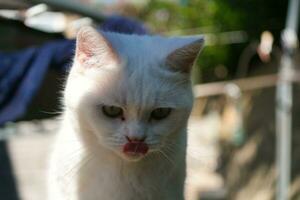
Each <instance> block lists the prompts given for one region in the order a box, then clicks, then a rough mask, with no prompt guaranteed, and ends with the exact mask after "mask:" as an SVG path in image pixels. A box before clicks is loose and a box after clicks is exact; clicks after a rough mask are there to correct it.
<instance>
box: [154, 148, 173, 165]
mask: <svg viewBox="0 0 300 200" xmlns="http://www.w3.org/2000/svg"><path fill="white" fill-rule="evenodd" d="M158 152H159V153H160V154H161V155H163V157H165V158H166V160H168V161H169V162H170V163H171V164H172V165H175V163H174V161H173V160H172V159H171V158H170V157H169V156H168V155H167V154H166V153H165V152H164V151H162V150H158Z"/></svg>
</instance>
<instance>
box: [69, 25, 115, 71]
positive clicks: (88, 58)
mask: <svg viewBox="0 0 300 200" xmlns="http://www.w3.org/2000/svg"><path fill="white" fill-rule="evenodd" d="M93 58H94V59H93ZM75 59H76V61H78V62H79V63H80V64H81V65H86V66H87V67H88V68H90V67H93V66H92V65H94V66H96V65H97V67H99V66H101V65H105V64H112V63H116V62H118V56H117V54H116V53H115V51H114V49H113V48H112V46H111V44H110V43H109V42H108V41H107V40H106V39H105V38H104V36H103V35H102V34H101V33H99V32H98V31H97V30H95V29H94V28H92V27H90V26H86V27H82V28H81V29H80V30H79V31H78V33H77V38H76V53H75ZM95 59H97V62H94V61H93V60H95Z"/></svg>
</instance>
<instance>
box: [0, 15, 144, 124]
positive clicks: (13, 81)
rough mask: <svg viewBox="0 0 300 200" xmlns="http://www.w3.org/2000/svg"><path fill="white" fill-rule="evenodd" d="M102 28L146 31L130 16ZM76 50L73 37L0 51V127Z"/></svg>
mask: <svg viewBox="0 0 300 200" xmlns="http://www.w3.org/2000/svg"><path fill="white" fill-rule="evenodd" d="M101 29H102V30H104V31H112V32H120V33H128V34H133V33H134V34H146V33H147V30H146V29H145V27H144V26H143V25H142V24H141V23H139V22H138V21H135V20H133V19H130V18H124V17H121V16H112V17H109V18H107V19H106V20H105V21H104V22H103V24H102V25H101ZM74 52H75V41H74V40H58V41H53V42H49V43H47V44H45V45H43V46H41V47H31V48H27V49H25V50H22V51H19V52H14V53H1V52H0V126H1V125H3V124H4V123H5V122H7V121H13V120H16V119H18V118H20V117H21V116H22V115H23V114H24V113H25V112H26V108H27V107H28V105H29V103H30V102H31V100H32V98H33V97H34V95H35V94H36V92H37V91H38V89H39V87H40V86H41V84H42V82H43V79H44V77H45V74H46V73H47V71H48V70H49V69H50V68H55V69H56V70H58V71H59V72H66V71H67V69H68V67H69V66H70V64H71V59H72V57H73V54H74Z"/></svg>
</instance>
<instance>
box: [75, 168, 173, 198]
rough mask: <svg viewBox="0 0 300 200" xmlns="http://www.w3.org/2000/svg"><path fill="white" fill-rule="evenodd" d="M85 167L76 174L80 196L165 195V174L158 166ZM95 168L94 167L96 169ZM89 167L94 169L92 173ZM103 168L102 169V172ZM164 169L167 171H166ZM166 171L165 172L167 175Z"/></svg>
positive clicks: (123, 196) (124, 196)
mask: <svg viewBox="0 0 300 200" xmlns="http://www.w3.org/2000/svg"><path fill="white" fill-rule="evenodd" d="M101 168H102V169H103V168H104V169H103V170H101V169H98V170H97V169H92V168H86V169H85V170H83V171H82V173H81V177H80V176H79V177H78V178H79V181H78V184H79V185H78V191H79V196H81V197H80V198H79V199H85V200H119V199H124V200H152V199H166V198H165V197H164V196H165V195H166V193H167V192H168V191H166V187H165V186H166V182H167V177H166V176H163V174H162V171H161V170H159V169H157V171H156V170H152V171H151V173H150V171H149V170H145V171H144V172H143V171H140V170H136V171H134V170H125V169H123V168H122V167H120V166H119V167H110V168H109V167H108V166H105V164H104V165H102V166H101ZM96 170H97V171H96ZM92 171H94V172H93V173H92ZM101 171H102V172H101ZM166 173H167V172H166ZM166 173H165V175H166Z"/></svg>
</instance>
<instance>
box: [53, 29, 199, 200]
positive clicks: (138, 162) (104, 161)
mask: <svg viewBox="0 0 300 200" xmlns="http://www.w3.org/2000/svg"><path fill="white" fill-rule="evenodd" d="M203 42H204V40H203V38H202V37H177V38H166V37H160V36H138V35H125V34H118V33H108V32H102V33H98V32H97V31H96V30H94V29H93V28H91V27H84V28H82V29H81V30H80V31H79V33H78V36H77V45H76V55H75V58H74V64H73V66H72V68H71V71H70V74H69V77H68V80H67V84H66V88H65V92H64V105H65V111H64V114H63V120H62V127H61V130H60V132H59V134H58V135H57V139H56V144H55V146H54V152H53V155H52V159H51V164H50V170H49V196H48V200H158V199H163V200H182V199H183V198H184V197H183V196H184V194H183V190H184V180H185V171H186V169H185V168H186V166H185V165H186V164H185V154H186V141H187V131H186V130H187V120H188V117H189V114H190V111H191V108H192V105H193V95H192V88H191V82H190V71H191V67H192V65H193V63H194V61H195V59H196V57H197V56H198V54H199V52H200V50H201V48H202V47H203Z"/></svg>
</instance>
